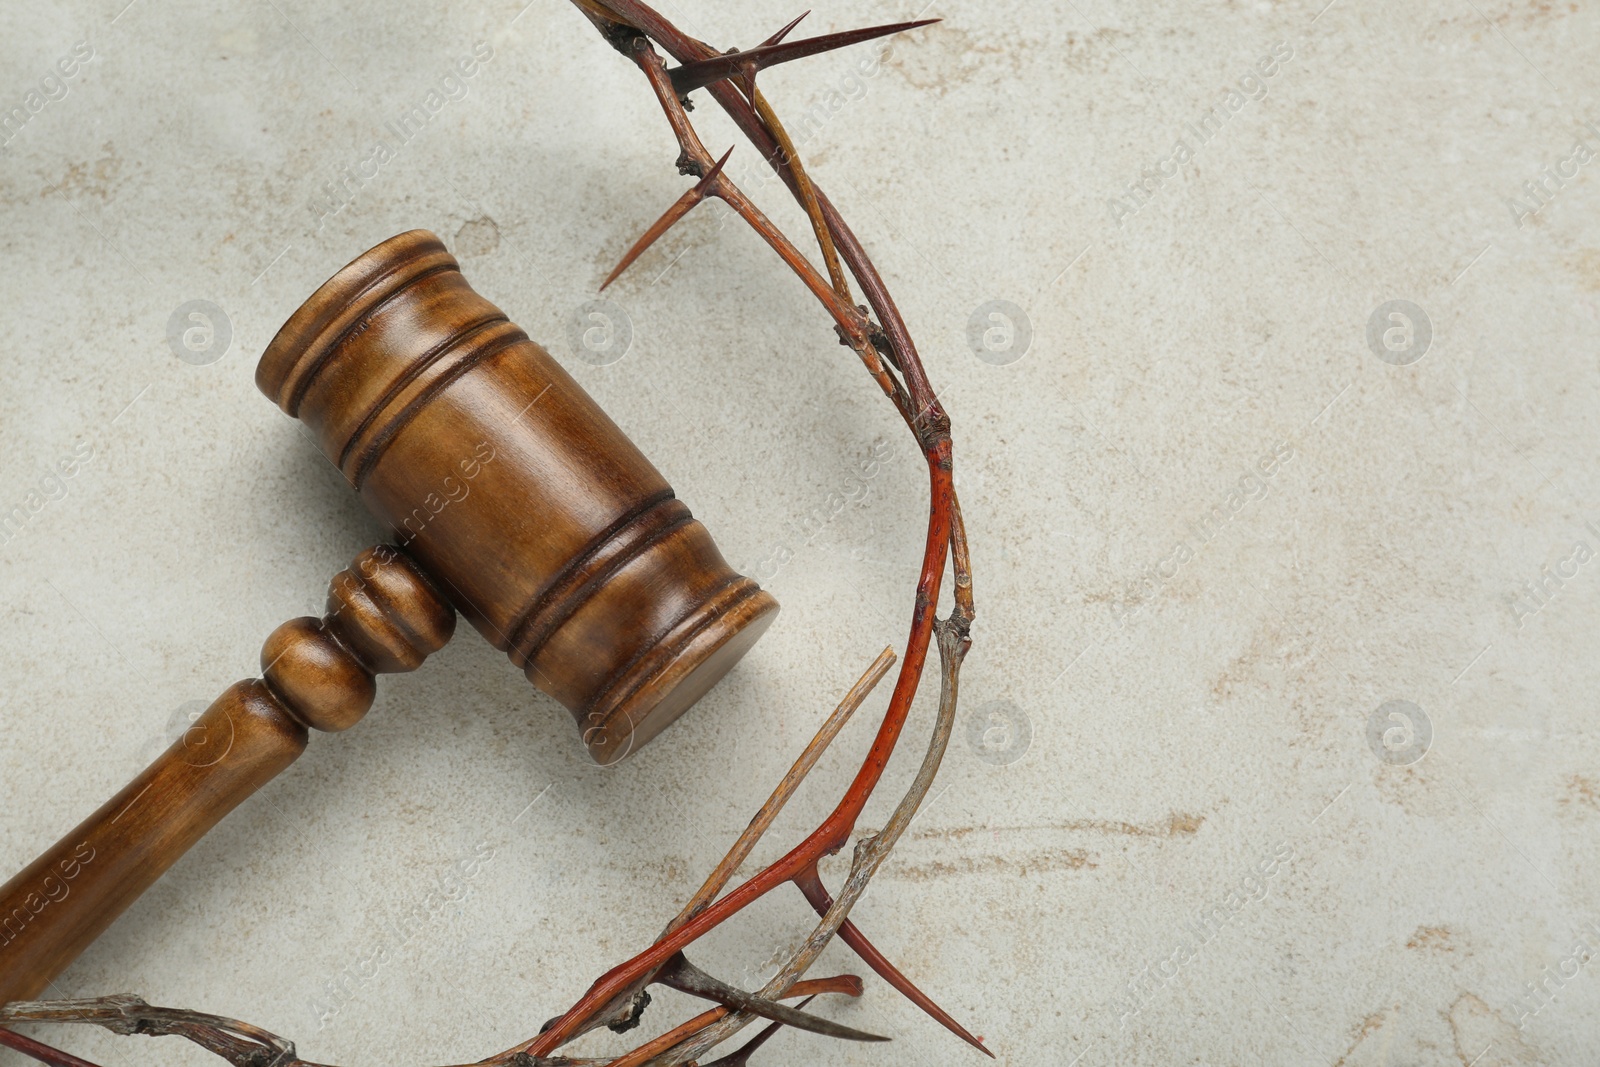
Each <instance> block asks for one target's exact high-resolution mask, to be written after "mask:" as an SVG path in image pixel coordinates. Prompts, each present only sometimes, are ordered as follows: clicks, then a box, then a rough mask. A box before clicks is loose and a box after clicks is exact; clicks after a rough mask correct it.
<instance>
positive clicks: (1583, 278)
mask: <svg viewBox="0 0 1600 1067" xmlns="http://www.w3.org/2000/svg"><path fill="white" fill-rule="evenodd" d="M1571 259H1572V261H1573V272H1574V273H1575V274H1577V276H1578V281H1579V283H1581V284H1582V285H1583V287H1584V288H1585V289H1587V290H1589V291H1590V292H1600V248H1585V249H1582V250H1580V251H1578V252H1576V253H1574V254H1573V255H1572V257H1571Z"/></svg>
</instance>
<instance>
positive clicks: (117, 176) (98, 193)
mask: <svg viewBox="0 0 1600 1067" xmlns="http://www.w3.org/2000/svg"><path fill="white" fill-rule="evenodd" d="M100 152H101V155H100V157H99V158H98V159H93V160H81V161H79V162H76V163H69V164H67V169H66V171H65V172H63V173H62V175H61V177H60V178H58V179H56V182H55V188H56V190H58V191H59V192H60V193H61V195H62V196H64V197H66V198H67V199H68V200H75V199H78V198H79V197H84V196H92V197H95V198H97V199H98V200H100V202H101V203H109V202H110V201H111V199H112V197H113V196H115V195H116V191H117V187H118V186H120V185H121V184H122V182H121V176H122V158H121V157H120V156H118V155H117V150H116V146H115V145H113V144H112V143H111V142H110V141H106V142H105V143H104V144H102V145H101V146H100ZM50 192H51V189H50V187H49V186H48V185H47V186H45V188H44V189H43V190H42V191H41V192H40V194H39V195H40V196H48V195H49V194H50Z"/></svg>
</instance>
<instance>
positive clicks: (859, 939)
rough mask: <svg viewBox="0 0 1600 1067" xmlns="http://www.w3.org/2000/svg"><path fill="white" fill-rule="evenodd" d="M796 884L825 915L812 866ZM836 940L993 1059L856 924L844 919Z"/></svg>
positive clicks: (824, 897)
mask: <svg viewBox="0 0 1600 1067" xmlns="http://www.w3.org/2000/svg"><path fill="white" fill-rule="evenodd" d="M795 885H796V886H798V887H799V889H800V892H801V893H804V894H805V898H806V900H807V901H808V902H809V903H810V904H811V907H812V908H813V909H814V910H815V911H816V913H817V914H818V915H826V914H827V913H828V909H829V908H831V907H833V897H832V896H830V895H829V894H828V890H827V888H826V887H825V886H824V885H823V884H822V879H821V878H819V877H818V876H817V874H816V869H815V868H812V869H811V870H809V871H805V872H802V873H801V875H799V876H798V877H796V878H795ZM839 939H840V940H841V941H843V942H844V943H845V944H846V945H848V946H849V947H850V949H851V950H852V951H854V952H855V954H856V955H857V956H859V957H861V962H863V963H865V964H866V965H867V966H868V967H871V968H872V969H873V970H874V971H876V972H877V973H878V977H880V978H882V979H883V980H884V981H885V982H888V983H889V984H890V985H891V986H893V987H894V988H895V989H896V990H898V991H899V992H900V993H901V995H903V996H904V997H905V998H906V999H907V1000H909V1001H911V1003H913V1004H915V1005H916V1006H917V1007H919V1008H921V1009H922V1010H923V1011H924V1012H926V1013H927V1014H928V1015H929V1016H931V1017H932V1018H933V1019H934V1021H936V1022H937V1023H939V1025H940V1026H943V1027H944V1028H945V1029H946V1030H949V1031H950V1032H951V1033H952V1034H955V1035H956V1036H957V1037H959V1038H960V1039H961V1040H963V1041H965V1042H966V1043H967V1044H969V1045H971V1046H972V1047H973V1048H975V1049H977V1050H978V1051H979V1052H981V1053H983V1054H984V1055H985V1056H988V1057H989V1058H990V1059H994V1053H993V1052H990V1051H989V1050H988V1049H987V1048H985V1047H984V1044H983V1042H982V1041H980V1040H978V1039H977V1038H976V1037H973V1036H972V1034H971V1033H969V1032H968V1031H967V1028H966V1027H964V1026H962V1025H961V1024H960V1023H958V1022H956V1021H955V1020H954V1019H953V1018H951V1017H950V1013H949V1012H947V1011H945V1010H944V1009H943V1008H941V1007H939V1005H938V1004H935V1003H934V1002H933V998H932V997H930V996H928V994H926V993H924V992H923V991H922V990H920V989H918V988H917V987H916V985H915V984H914V983H913V982H912V981H911V979H909V978H907V977H906V976H905V975H904V974H902V973H901V972H900V969H899V968H898V967H896V966H895V965H894V964H892V963H890V962H889V960H888V958H887V957H886V956H884V954H883V953H881V952H879V951H878V950H877V948H876V947H874V945H873V944H872V942H871V941H868V940H867V935H865V934H863V933H862V932H861V930H860V929H859V928H858V927H857V926H856V924H855V923H853V922H851V921H850V920H849V919H846V920H845V921H844V923H843V924H842V925H841V926H840V927H839Z"/></svg>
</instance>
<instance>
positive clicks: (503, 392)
mask: <svg viewBox="0 0 1600 1067" xmlns="http://www.w3.org/2000/svg"><path fill="white" fill-rule="evenodd" d="M256 384H257V385H259V386H260V387H261V391H262V392H264V393H266V394H267V396H268V397H270V398H272V399H273V400H274V401H276V402H277V403H278V405H279V406H280V407H281V408H283V410H284V411H286V412H288V413H289V414H290V415H292V416H294V417H296V418H299V419H301V420H302V421H303V422H304V423H305V424H306V426H307V427H308V428H309V429H310V430H311V432H312V433H313V434H314V436H315V438H316V440H317V442H318V444H319V445H320V447H321V448H322V451H323V453H324V454H325V455H326V456H327V457H328V458H329V459H330V460H332V461H333V462H334V464H335V465H337V466H338V468H339V469H340V471H342V472H343V473H344V476H345V478H346V479H347V480H348V481H349V482H350V484H351V485H352V486H354V487H355V489H356V490H357V492H359V493H360V494H361V497H362V499H363V500H365V501H366V504H367V507H368V508H370V509H371V511H372V513H373V514H374V515H375V516H377V518H378V519H379V520H380V521H382V522H383V523H385V524H387V525H388V526H389V527H390V528H392V529H393V531H394V534H395V536H396V538H397V539H398V543H399V544H400V545H401V546H402V547H403V548H404V550H405V551H406V553H407V554H408V555H410V556H411V557H412V558H413V559H414V560H415V561H416V562H417V563H418V564H419V565H420V566H421V568H422V569H423V571H424V572H425V573H426V574H427V576H428V577H429V578H430V579H431V580H432V581H433V583H434V585H435V586H436V587H437V588H438V590H439V592H440V593H441V594H443V595H444V596H445V597H446V598H447V599H448V600H450V601H451V603H453V604H454V605H455V607H456V609H457V610H458V611H460V612H461V614H462V615H464V616H465V617H466V618H467V620H468V621H469V622H471V623H472V625H473V626H474V627H475V628H476V629H477V630H478V631H479V632H480V633H482V634H483V636H484V637H486V638H488V640H489V642H490V643H491V644H493V645H494V646H495V647H496V648H498V649H500V650H502V651H504V652H506V653H507V654H508V655H509V656H510V657H511V662H512V663H514V664H516V665H517V666H518V667H520V668H522V670H523V671H524V672H525V673H526V674H527V677H528V680H529V681H531V682H533V683H534V685H536V686H538V687H539V688H540V689H542V690H543V691H544V692H546V693H548V694H550V695H551V696H553V697H555V698H556V699H557V700H559V701H560V702H561V703H562V704H564V705H565V706H566V707H567V708H568V709H570V710H571V712H572V714H573V716H574V717H575V718H576V719H577V721H578V726H579V728H580V730H581V731H582V734H583V739H584V743H585V744H586V745H587V746H588V749H589V752H590V753H591V754H592V755H593V757H594V759H595V760H596V761H597V762H599V763H602V764H606V763H613V762H615V761H617V760H619V759H621V758H623V757H624V756H626V755H628V754H629V753H631V752H633V751H635V750H637V749H638V747H639V746H640V745H642V744H644V743H645V742H647V741H649V740H650V739H651V738H652V737H654V736H655V735H656V734H657V733H659V732H660V731H661V729H662V728H663V727H665V726H666V725H667V724H669V723H670V722H672V721H673V720H674V719H676V718H677V717H678V716H679V715H680V714H682V713H683V712H684V710H685V709H687V708H688V707H689V706H690V705H691V704H693V703H694V702H695V701H696V700H698V699H699V698H700V697H701V696H702V695H704V694H705V692H706V691H707V690H708V689H710V688H711V686H712V685H714V684H715V683H716V682H717V680H718V679H720V678H721V677H722V676H723V675H724V674H725V673H727V671H728V669H729V668H730V667H732V666H733V665H734V664H735V663H736V662H738V660H739V658H740V657H741V656H743V655H744V653H745V652H746V651H748V650H749V648H750V646H751V645H753V644H754V643H755V642H756V640H757V638H759V637H760V635H761V634H762V633H763V632H764V631H765V630H766V628H767V626H768V625H769V624H770V623H771V622H772V620H773V619H774V618H775V616H776V614H777V609H778V604H777V601H775V600H773V598H772V597H771V596H770V595H769V594H767V593H766V592H764V591H763V590H762V589H761V588H760V587H759V586H757V584H756V583H755V582H754V581H753V580H751V579H749V578H746V577H742V576H740V575H739V574H737V573H735V572H734V570H733V569H732V568H731V567H729V566H728V564H727V562H726V561H725V560H724V559H723V557H722V554H721V553H720V552H719V551H718V550H717V546H716V544H715V543H714V542H713V541H712V539H711V535H710V533H709V532H707V530H706V528H705V527H704V526H703V525H701V523H700V522H699V521H697V520H696V519H695V518H694V517H693V516H692V515H690V513H689V509H688V508H687V507H685V506H684V505H683V503H682V502H680V501H679V500H677V499H676V498H675V497H674V496H673V492H672V487H671V486H669V485H668V484H667V482H666V479H664V478H663V477H662V476H661V474H660V473H659V472H658V471H657V470H656V469H655V467H654V466H652V465H651V463H650V461H649V460H647V459H645V457H644V456H643V455H642V454H641V453H640V452H639V450H638V449H637V448H636V447H635V446H634V444H633V442H632V441H630V440H629V439H628V438H627V436H626V435H625V434H623V432H622V431H621V430H620V429H618V428H617V426H616V424H615V423H613V422H612V421H611V420H610V419H609V418H608V417H607V416H606V414H605V412H603V411H601V410H600V408H599V406H598V405H597V404H595V402H594V401H593V400H592V399H591V398H590V397H589V395H588V394H587V393H585V392H584V391H583V389H582V388H581V387H579V385H578V383H577V382H576V381H574V380H573V379H572V377H571V376H570V375H568V374H567V373H566V371H564V370H563V369H562V368H561V366H560V364H558V363H557V362H556V361H555V360H554V359H552V358H551V357H550V355H549V354H548V353H547V352H545V351H544V349H542V348H540V347H539V346H538V345H536V344H534V343H533V342H532V341H530V340H529V339H528V336H527V335H526V334H525V333H523V332H522V330H520V329H518V328H517V326H515V325H514V324H513V323H511V322H510V321H509V320H508V319H507V318H506V315H505V314H504V313H503V312H502V311H500V310H499V309H498V308H496V307H495V306H494V305H493V304H491V303H489V302H488V301H487V300H485V299H484V298H483V297H481V296H479V295H478V294H477V293H476V292H474V291H473V290H472V287H471V286H469V285H468V284H467V282H466V279H465V278H463V277H462V275H461V271H460V267H459V265H458V264H457V263H456V261H455V259H454V258H453V257H452V256H451V255H450V253H449V252H448V251H447V250H446V249H445V247H444V244H443V243H442V242H441V241H440V240H439V239H438V238H437V237H435V236H434V235H433V234H431V233H428V232H427V231H425V230H413V231H411V232H409V233H403V234H400V235H399V236H396V237H392V238H390V239H389V240H387V241H384V242H383V243H382V244H380V245H378V246H377V247H375V248H373V249H371V250H369V251H368V252H366V253H364V254H363V255H361V256H360V257H358V258H357V259H355V260H354V261H353V262H351V263H350V264H349V265H348V266H346V267H345V268H344V269H343V270H341V271H339V272H338V273H337V274H335V275H334V276H333V277H332V278H331V279H329V280H328V281H327V282H326V283H325V284H324V285H323V286H322V287H321V288H320V289H318V290H317V291H316V292H315V293H314V294H313V295H312V296H311V298H310V299H309V300H307V301H306V302H305V304H304V305H302V306H301V307H300V309H299V310H298V311H296V312H295V313H294V314H293V315H292V316H291V317H290V318H289V320H288V322H286V323H285V324H284V326H283V328H282V329H281V330H279V331H278V334H277V336H276V337H274V338H273V340H272V343H271V344H270V345H268V346H267V350H266V352H265V353H264V354H263V355H262V357H261V362H260V364H259V365H258V366H257V368H256Z"/></svg>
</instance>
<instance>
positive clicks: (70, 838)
mask: <svg viewBox="0 0 1600 1067" xmlns="http://www.w3.org/2000/svg"><path fill="white" fill-rule="evenodd" d="M305 747H306V728H305V726H303V725H302V724H301V723H300V722H298V721H297V720H295V719H294V718H293V717H291V716H290V715H288V714H287V713H286V712H285V711H284V709H283V707H282V705H280V704H279V703H278V701H277V700H276V699H275V698H274V697H273V695H272V693H271V692H270V691H269V690H268V689H267V687H266V685H265V683H263V682H261V681H249V682H239V683H237V684H236V685H233V686H231V687H230V688H229V689H228V690H227V692H225V693H223V694H222V696H220V697H218V698H217V700H216V702H215V703H213V704H212V705H211V707H209V708H207V709H206V711H205V713H204V714H203V715H201V716H200V718H199V719H198V720H196V721H195V723H194V725H193V726H192V727H191V728H190V729H189V731H188V733H186V734H185V735H184V736H183V738H182V739H181V740H179V741H178V742H177V743H176V744H175V745H173V746H172V747H171V748H170V749H168V750H167V751H166V752H164V753H163V754H162V755H161V756H159V757H158V758H157V759H156V761H155V762H154V763H152V764H151V765H150V766H149V767H147V768H146V769H145V771H144V773H142V774H140V775H139V776H138V777H137V778H135V779H134V780H133V781H131V782H129V783H128V784H127V786H126V787H125V788H124V789H123V790H122V791H121V792H120V793H118V794H117V795H116V796H114V797H112V798H111V799H110V800H108V801H106V803H105V804H104V805H102V806H101V808H100V810H98V811H96V812H95V813H94V814H93V815H91V816H89V817H88V818H87V819H85V820H84V821H83V822H82V823H80V824H78V827H77V828H76V829H75V830H73V831H72V832H71V833H69V834H68V835H67V836H65V837H63V838H62V839H61V840H60V841H58V842H56V844H55V846H54V847H53V848H51V849H50V850H49V851H47V852H45V854H44V855H42V856H40V857H39V858H38V859H36V860H34V861H33V862H32V863H30V864H28V866H27V867H25V868H23V869H22V871H21V872H20V873H18V874H17V876H16V877H15V878H13V879H11V881H9V882H7V883H6V884H5V887H4V888H3V889H0V1003H4V1002H5V1001H8V1000H31V999H33V998H35V997H37V996H38V995H39V994H40V993H41V992H43V991H44V989H45V988H46V986H47V985H48V984H49V982H50V980H51V979H53V978H54V977H55V976H56V975H57V974H59V973H60V972H61V970H62V969H63V968H65V967H66V966H67V964H69V963H71V962H72V961H73V960H74V959H76V958H77V956H78V954H79V953H80V952H82V951H83V950H84V949H85V948H87V947H88V946H89V943H90V942H92V941H93V940H94V939H95V938H97V937H99V936H100V934H101V933H102V932H103V931H104V930H105V928H106V927H108V926H110V925H111V923H112V921H113V920H114V919H116V917H117V916H118V915H121V914H122V912H123V911H124V910H125V909H126V908H127V907H128V905H130V904H132V903H133V902H134V901H135V900H137V899H138V898H139V895H140V894H141V893H143V892H144V891H145V890H146V889H148V888H150V886H151V884H152V883H154V882H155V880H156V879H157V878H160V877H161V875H162V874H164V873H165V872H166V870H167V868H168V867H170V866H172V864H173V863H175V862H176V861H177V860H178V857H180V856H182V855H183V854H184V853H185V852H187V851H188V850H189V848H190V846H192V845H193V844H194V843H195V842H196V841H198V840H200V838H202V837H203V836H205V833H206V831H207V830H210V829H211V828H212V827H213V826H215V825H216V824H217V823H218V822H219V821H220V820H221V819H222V817H223V816H224V815H226V814H228V812H230V811H232V810H233V809H234V808H235V807H237V806H238V804H239V802H240V801H242V800H243V799H244V798H245V797H247V796H249V795H250V794H251V793H254V792H255V791H256V790H257V789H259V788H260V787H261V786H262V785H264V784H265V783H266V782H268V781H269V780H271V779H272V778H273V777H274V776H276V775H277V774H278V772H279V771H281V770H283V769H284V768H285V767H287V766H289V764H291V763H293V762H294V761H295V758H296V757H298V756H299V755H300V753H301V752H303V751H304V750H305Z"/></svg>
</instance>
